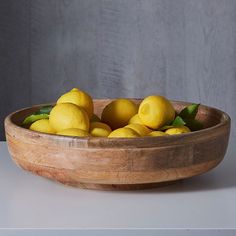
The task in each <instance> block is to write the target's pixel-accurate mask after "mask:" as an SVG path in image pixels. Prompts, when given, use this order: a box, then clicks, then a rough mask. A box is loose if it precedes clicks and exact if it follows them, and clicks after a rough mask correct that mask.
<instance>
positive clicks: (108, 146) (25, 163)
mask: <svg viewBox="0 0 236 236" xmlns="http://www.w3.org/2000/svg"><path fill="white" fill-rule="evenodd" d="M132 100H133V101H135V102H136V103H139V102H140V101H141V100H139V99H132ZM110 101H111V99H97V100H96V99H95V100H94V106H95V113H96V114H98V115H100V114H101V111H102V110H103V108H104V107H105V106H106V105H107V104H108V103H109V102H110ZM172 104H173V106H174V107H175V109H176V111H180V110H181V109H182V108H183V107H185V106H187V105H189V103H186V102H176V101H173V102H172ZM41 106H42V105H38V106H34V107H30V108H25V109H22V110H19V111H16V112H14V113H12V114H10V115H9V116H7V117H6V119H5V131H6V140H7V144H8V149H9V152H10V154H11V156H12V158H13V160H14V162H15V163H16V164H17V165H19V166H20V167H22V168H23V169H25V170H28V171H31V172H33V173H35V174H37V175H40V176H44V177H47V178H50V179H53V180H57V181H59V182H61V183H63V184H66V185H72V186H77V187H82V188H90V189H102V190H131V189H144V188H151V187H155V186H160V185H163V184H168V183H171V182H173V181H176V180H181V179H185V178H189V177H192V176H196V175H199V174H202V173H205V172H207V171H209V170H210V169H212V168H214V167H215V166H217V165H218V164H219V163H220V162H221V160H222V159H223V158H224V155H225V152H226V149H227V146H228V139H229V134H230V118H229V116H228V115H227V114H226V113H224V112H222V111H220V110H217V109H215V108H211V107H207V106H203V105H201V106H200V107H199V112H198V115H197V118H198V119H199V120H200V121H202V122H203V124H204V129H202V130H200V131H195V132H191V133H186V134H180V135H170V136H164V137H140V138H119V139H109V138H95V137H85V138H80V137H68V136H59V135H51V134H45V133H40V132H35V131H31V130H29V129H26V128H22V127H21V126H20V124H21V123H22V121H23V120H24V118H25V117H26V116H28V115H29V114H32V113H33V112H34V111H36V110H37V109H39V108H40V107H41Z"/></svg>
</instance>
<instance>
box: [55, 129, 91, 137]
mask: <svg viewBox="0 0 236 236" xmlns="http://www.w3.org/2000/svg"><path fill="white" fill-rule="evenodd" d="M57 134H59V135H65V136H78V137H87V136H90V134H89V133H88V132H87V131H85V130H82V129H76V128H70V129H64V130H61V131H59V132H57Z"/></svg>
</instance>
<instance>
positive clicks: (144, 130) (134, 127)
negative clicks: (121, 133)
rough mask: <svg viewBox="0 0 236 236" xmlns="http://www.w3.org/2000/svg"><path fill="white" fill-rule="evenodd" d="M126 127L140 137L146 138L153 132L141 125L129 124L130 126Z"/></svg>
mask: <svg viewBox="0 0 236 236" xmlns="http://www.w3.org/2000/svg"><path fill="white" fill-rule="evenodd" d="M125 127H126V128H130V129H132V130H134V131H136V132H137V133H138V134H139V135H140V136H146V135H147V134H149V133H150V132H151V131H152V130H150V129H149V128H147V127H146V126H145V125H140V124H129V125H126V126H125Z"/></svg>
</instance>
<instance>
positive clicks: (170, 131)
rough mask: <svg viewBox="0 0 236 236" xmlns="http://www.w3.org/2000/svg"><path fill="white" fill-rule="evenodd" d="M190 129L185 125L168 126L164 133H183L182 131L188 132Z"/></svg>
mask: <svg viewBox="0 0 236 236" xmlns="http://www.w3.org/2000/svg"><path fill="white" fill-rule="evenodd" d="M189 132H191V130H190V129H189V128H188V127H187V126H181V127H175V128H170V129H167V130H166V131H165V133H166V134H170V135H172V134H183V133H189Z"/></svg>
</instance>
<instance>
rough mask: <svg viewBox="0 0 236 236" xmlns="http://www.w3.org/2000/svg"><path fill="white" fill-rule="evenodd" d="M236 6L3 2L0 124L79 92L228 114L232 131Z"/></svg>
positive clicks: (212, 0) (198, 1) (170, 0)
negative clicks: (159, 99) (153, 97)
mask: <svg viewBox="0 0 236 236" xmlns="http://www.w3.org/2000/svg"><path fill="white" fill-rule="evenodd" d="M235 76H236V1H235V0H163V1H161V0H64V1H63V0H32V1H30V0H18V1H16V0H0V80H1V81H0V122H1V129H0V138H1V139H3V138H4V133H3V124H2V123H3V118H4V117H5V116H6V115H7V114H8V113H9V112H11V111H14V110H16V109H19V108H22V107H24V106H29V105H31V104H37V103H45V102H50V101H55V99H56V98H57V97H58V96H59V95H60V94H61V93H63V92H65V91H66V90H68V89H70V88H72V87H75V86H79V87H81V88H82V89H85V90H87V91H88V92H89V93H90V94H91V95H92V96H94V97H97V98H99V97H100V98H101V97H143V96H146V95H148V94H151V93H159V94H162V95H166V96H167V97H169V98H171V99H178V100H186V101H193V102H200V103H203V104H207V105H211V106H215V107H218V108H220V109H223V110H225V111H226V112H228V113H229V114H230V115H231V117H232V119H233V124H232V126H233V130H234V133H235V131H236V123H235V122H234V120H235V118H236V105H235V101H236V78H235Z"/></svg>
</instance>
